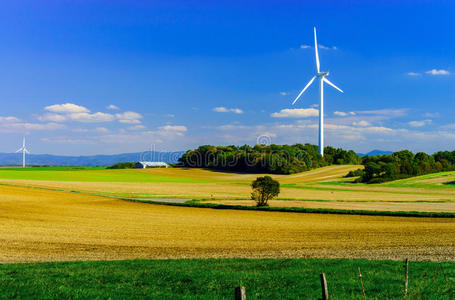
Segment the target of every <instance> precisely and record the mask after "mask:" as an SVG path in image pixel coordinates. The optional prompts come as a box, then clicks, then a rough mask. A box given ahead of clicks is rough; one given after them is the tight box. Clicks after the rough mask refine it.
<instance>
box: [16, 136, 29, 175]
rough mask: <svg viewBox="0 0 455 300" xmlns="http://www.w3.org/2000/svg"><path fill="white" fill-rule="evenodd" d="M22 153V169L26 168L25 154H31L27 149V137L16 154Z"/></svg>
mask: <svg viewBox="0 0 455 300" xmlns="http://www.w3.org/2000/svg"><path fill="white" fill-rule="evenodd" d="M18 152H22V168H25V153H30V152H29V151H28V150H27V148H25V137H24V139H23V140H22V147H21V148H20V149H19V150H17V151H16V153H18Z"/></svg>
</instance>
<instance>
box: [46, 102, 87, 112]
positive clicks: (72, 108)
mask: <svg viewBox="0 0 455 300" xmlns="http://www.w3.org/2000/svg"><path fill="white" fill-rule="evenodd" d="M44 109H45V110H47V111H51V112H56V113H88V112H90V110H89V109H87V108H86V107H83V106H80V105H76V104H73V103H65V104H54V105H49V106H46V107H45V108H44Z"/></svg>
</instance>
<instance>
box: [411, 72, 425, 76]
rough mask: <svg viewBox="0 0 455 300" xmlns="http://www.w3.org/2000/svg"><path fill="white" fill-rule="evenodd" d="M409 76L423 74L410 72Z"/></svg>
mask: <svg viewBox="0 0 455 300" xmlns="http://www.w3.org/2000/svg"><path fill="white" fill-rule="evenodd" d="M408 75H409V76H420V75H422V74H420V73H416V72H408Z"/></svg>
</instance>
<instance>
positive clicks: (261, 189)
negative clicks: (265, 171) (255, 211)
mask: <svg viewBox="0 0 455 300" xmlns="http://www.w3.org/2000/svg"><path fill="white" fill-rule="evenodd" d="M251 187H252V188H253V192H252V193H251V199H253V200H255V201H256V206H268V205H269V204H268V202H269V200H271V199H273V197H276V196H278V194H279V193H280V183H279V182H278V181H276V180H273V179H272V177H270V176H264V177H258V178H256V180H254V181H253V182H252V183H251Z"/></svg>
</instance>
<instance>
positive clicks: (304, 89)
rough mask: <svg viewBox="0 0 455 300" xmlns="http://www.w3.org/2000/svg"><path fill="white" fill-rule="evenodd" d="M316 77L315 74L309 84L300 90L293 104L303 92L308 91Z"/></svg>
mask: <svg viewBox="0 0 455 300" xmlns="http://www.w3.org/2000/svg"><path fill="white" fill-rule="evenodd" d="M315 79H316V76H313V78H311V80H310V81H309V82H308V83H307V85H306V86H305V87H304V88H303V90H302V91H301V92H300V94H299V95H298V96H297V98H295V100H294V102H292V105H294V104H295V103H296V102H297V100H299V98H300V96H302V94H303V92H305V91H306V89H307V88H308V87H309V86H310V85H311V84H312V83H313V81H314V80H315Z"/></svg>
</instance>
